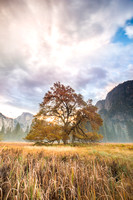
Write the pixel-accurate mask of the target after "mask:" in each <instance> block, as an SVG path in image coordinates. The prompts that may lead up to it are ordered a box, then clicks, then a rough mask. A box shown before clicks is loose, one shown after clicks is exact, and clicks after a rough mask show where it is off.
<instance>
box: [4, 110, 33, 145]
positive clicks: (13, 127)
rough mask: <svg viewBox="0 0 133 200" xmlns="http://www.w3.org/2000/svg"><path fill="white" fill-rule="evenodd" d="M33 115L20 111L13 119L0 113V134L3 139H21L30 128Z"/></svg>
mask: <svg viewBox="0 0 133 200" xmlns="http://www.w3.org/2000/svg"><path fill="white" fill-rule="evenodd" d="M32 119H33V115H32V114H31V113H25V112H24V113H22V115H20V116H18V117H17V118H15V119H12V118H8V117H6V116H4V115H3V114H2V113H0V135H1V137H2V138H3V140H10V141H14V140H22V138H24V137H25V136H26V135H27V133H28V132H29V130H30V126H31V123H32Z"/></svg>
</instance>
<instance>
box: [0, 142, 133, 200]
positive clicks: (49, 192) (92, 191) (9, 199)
mask: <svg viewBox="0 0 133 200" xmlns="http://www.w3.org/2000/svg"><path fill="white" fill-rule="evenodd" d="M28 199H29V200H43V199H44V200H45V199H46V200H58V199H59V200H100V199H101V200H102V199H103V200H104V199H105V200H132V199H133V144H102V143H101V144H88V145H77V146H71V145H66V146H64V145H52V146H34V145H33V144H32V143H3V142H1V143H0V200H28Z"/></svg>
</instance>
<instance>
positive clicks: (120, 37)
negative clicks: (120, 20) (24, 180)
mask: <svg viewBox="0 0 133 200" xmlns="http://www.w3.org/2000/svg"><path fill="white" fill-rule="evenodd" d="M126 26H133V18H132V19H130V20H127V21H126V23H125V26H124V27H120V28H119V29H118V30H117V32H116V34H115V35H114V37H113V38H112V41H111V42H112V43H122V44H123V45H128V44H130V43H133V39H131V38H129V37H128V36H127V35H126V32H125V27H126Z"/></svg>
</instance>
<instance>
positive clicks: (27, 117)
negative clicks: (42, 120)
mask: <svg viewBox="0 0 133 200" xmlns="http://www.w3.org/2000/svg"><path fill="white" fill-rule="evenodd" d="M32 119H33V115H32V114H31V113H26V112H23V113H22V115H20V116H18V117H17V118H16V119H14V125H16V124H17V123H19V124H20V126H21V128H22V129H23V130H24V131H26V129H27V128H30V126H31V123H32Z"/></svg>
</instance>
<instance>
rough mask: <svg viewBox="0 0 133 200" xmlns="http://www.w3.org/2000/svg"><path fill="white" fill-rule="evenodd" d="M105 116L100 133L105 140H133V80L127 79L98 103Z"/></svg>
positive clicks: (102, 115)
mask: <svg viewBox="0 0 133 200" xmlns="http://www.w3.org/2000/svg"><path fill="white" fill-rule="evenodd" d="M96 106H97V108H98V113H99V114H100V115H101V117H102V118H103V127H102V128H101V130H100V133H102V134H103V135H104V140H105V141H110V142H133V81H132V80H131V81H126V82H124V83H122V84H119V85H118V86H117V87H115V88H114V89H113V90H111V91H110V92H109V93H108V94H107V97H106V99H105V100H101V101H98V102H97V104H96Z"/></svg>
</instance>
